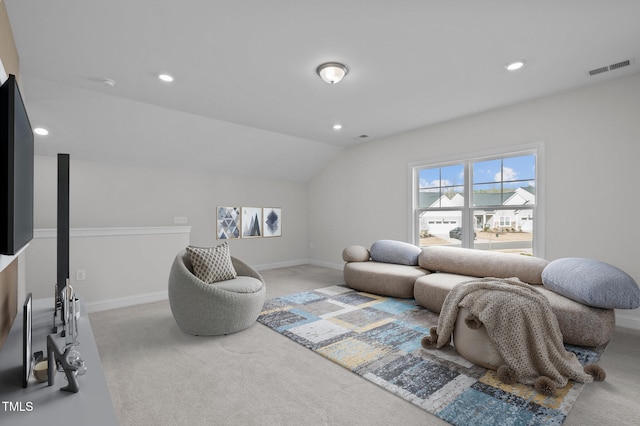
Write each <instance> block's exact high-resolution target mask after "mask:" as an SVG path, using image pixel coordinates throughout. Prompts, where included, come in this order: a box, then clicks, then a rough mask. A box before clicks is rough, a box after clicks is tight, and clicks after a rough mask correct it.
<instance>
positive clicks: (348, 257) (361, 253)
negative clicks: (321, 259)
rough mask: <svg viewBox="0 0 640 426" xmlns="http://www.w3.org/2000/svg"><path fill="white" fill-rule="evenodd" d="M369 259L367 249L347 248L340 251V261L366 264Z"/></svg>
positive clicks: (359, 247) (360, 247) (369, 254)
mask: <svg viewBox="0 0 640 426" xmlns="http://www.w3.org/2000/svg"><path fill="white" fill-rule="evenodd" d="M370 257H371V253H369V249H367V248H366V247H364V246H358V245H354V246H349V247H347V248H346V249H344V250H342V260H344V261H345V262H368V261H369V259H370Z"/></svg>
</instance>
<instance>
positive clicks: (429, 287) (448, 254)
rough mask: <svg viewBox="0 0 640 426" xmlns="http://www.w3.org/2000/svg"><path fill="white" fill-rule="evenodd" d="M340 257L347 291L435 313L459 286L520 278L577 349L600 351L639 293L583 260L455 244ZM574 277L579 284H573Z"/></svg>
mask: <svg viewBox="0 0 640 426" xmlns="http://www.w3.org/2000/svg"><path fill="white" fill-rule="evenodd" d="M342 257H343V260H344V261H345V262H346V264H345V266H344V279H345V282H346V284H347V285H348V286H349V287H351V288H353V289H356V290H359V291H365V292H368V293H374V294H379V295H385V296H392V297H400V298H410V297H413V298H415V299H416V301H417V302H418V303H419V304H420V305H421V306H423V307H425V308H427V309H429V310H431V311H433V312H436V313H439V312H440V310H441V308H442V305H443V303H444V300H445V298H446V297H447V294H448V293H449V291H450V290H451V289H452V288H453V287H454V286H455V285H456V284H459V283H462V282H465V281H470V280H473V279H477V278H485V277H494V278H513V277H515V278H518V279H520V280H521V281H523V282H525V283H528V284H532V285H535V286H536V288H537V289H538V290H539V291H540V292H541V293H542V294H544V295H545V296H546V298H547V299H548V300H549V304H550V305H551V308H552V310H553V312H554V313H555V315H556V317H557V319H558V323H559V325H560V330H561V332H562V334H563V338H564V341H565V343H569V344H573V345H579V346H599V345H602V344H604V343H606V342H608V341H609V340H610V339H611V336H612V334H613V330H614V328H615V313H614V310H613V308H621V309H622V308H625V309H633V308H637V307H638V306H640V289H638V286H637V284H636V283H635V281H633V279H631V277H629V276H628V275H626V274H625V273H624V272H623V271H621V270H619V269H617V268H615V267H613V266H611V265H607V264H604V263H602V262H597V261H591V260H588V259H573V260H574V262H573V263H572V262H566V261H565V260H566V259H562V260H558V261H554V262H549V261H547V260H545V259H542V258H538V257H534V256H525V255H519V254H511V253H500V252H490V251H483V250H474V249H465V248H458V247H447V246H431V247H425V248H422V249H421V248H419V247H416V246H414V245H411V244H408V243H404V242H400V241H393V240H379V241H376V242H375V243H374V244H373V245H372V246H371V248H370V249H367V248H366V247H363V246H358V245H354V246H350V247H347V248H345V249H344V251H343V253H342ZM576 264H577V265H578V266H577V267H576ZM580 268H582V271H581V272H580V271H579V269H580ZM576 274H577V278H578V281H579V282H578V283H577V284H576V283H575V281H576V280H574V279H573V277H575V276H576ZM592 276H600V277H601V279H600V280H598V281H597V282H591V281H593V280H590V278H588V277H592ZM585 277H586V278H585ZM551 288H553V289H551ZM576 288H577V290H576ZM560 293H563V294H560ZM591 293H593V294H596V297H591V299H593V300H595V301H590V302H589V303H590V305H589V304H585V303H584V299H585V294H586V295H587V297H590V296H591ZM568 296H569V297H568Z"/></svg>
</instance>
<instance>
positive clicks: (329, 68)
mask: <svg viewBox="0 0 640 426" xmlns="http://www.w3.org/2000/svg"><path fill="white" fill-rule="evenodd" d="M316 72H317V73H318V75H319V76H320V78H322V79H323V80H324V81H326V82H327V83H329V84H336V83H338V82H339V81H340V80H342V79H343V78H344V76H345V75H347V72H349V70H347V67H346V66H344V65H342V64H340V63H338V62H326V63H324V64H322V65H320V66H318V68H316Z"/></svg>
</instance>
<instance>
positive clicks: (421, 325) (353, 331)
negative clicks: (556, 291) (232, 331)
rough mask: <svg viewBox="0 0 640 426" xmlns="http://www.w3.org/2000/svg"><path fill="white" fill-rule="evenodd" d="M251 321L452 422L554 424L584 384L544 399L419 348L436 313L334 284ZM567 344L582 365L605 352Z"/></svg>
mask: <svg viewBox="0 0 640 426" xmlns="http://www.w3.org/2000/svg"><path fill="white" fill-rule="evenodd" d="M258 321H259V322H260V323H262V324H264V325H266V326H268V327H270V328H272V329H274V330H276V331H277V332H279V333H282V334H283V335H285V336H287V337H289V338H290V339H291V340H293V341H295V342H297V343H299V344H301V345H303V346H306V347H307V348H309V349H311V350H313V351H315V352H317V353H319V354H321V355H323V356H325V357H326V358H328V359H330V360H331V361H334V362H336V363H337V364H339V365H341V366H343V367H345V368H347V369H349V370H351V371H352V372H354V373H356V374H358V375H360V376H362V377H364V378H365V379H367V380H369V381H371V382H373V383H375V384H377V385H379V386H381V387H383V388H385V389H387V390H388V391H390V392H392V393H394V394H396V395H398V396H400V397H402V398H404V399H406V400H407V401H409V402H411V403H413V404H415V405H417V406H419V407H421V408H423V409H424V410H426V411H428V412H429V413H432V414H434V415H436V416H438V417H440V418H441V419H443V420H445V421H446V422H448V423H450V424H453V425H459V426H462V425H495V424H509V425H560V424H562V422H563V421H564V419H565V418H566V416H567V414H568V413H569V410H570V409H571V407H572V406H573V404H574V402H575V401H576V399H577V398H578V396H579V395H580V392H582V389H583V387H584V386H585V385H584V384H582V383H577V382H573V381H569V384H567V386H566V387H565V388H563V389H559V390H558V396H556V397H547V396H544V395H541V394H539V393H537V392H536V391H535V390H534V389H533V387H531V386H526V385H521V384H515V385H505V384H503V383H501V382H500V381H499V380H498V379H497V377H496V374H495V372H494V371H492V370H487V369H485V368H482V367H478V366H476V365H474V364H471V363H470V362H468V361H466V360H465V359H464V358H462V357H461V356H459V355H458V354H457V353H456V351H455V349H454V348H453V347H451V346H450V347H448V348H446V349H434V350H426V349H423V348H422V347H421V345H420V341H421V339H422V337H423V336H425V335H428V334H429V329H430V328H431V327H432V326H436V325H437V324H438V315H437V314H435V313H433V312H431V311H429V310H427V309H425V308H422V307H421V306H418V305H417V303H416V301H415V300H413V299H395V298H391V297H384V296H377V295H373V294H369V293H363V292H356V291H354V290H352V289H349V288H347V287H343V286H333V287H327V288H323V289H318V290H314V291H309V292H303V293H297V294H292V295H288V296H283V297H279V298H276V299H272V300H269V301H267V302H266V303H265V305H264V309H263V312H262V313H261V314H260V316H259V317H258ZM566 347H567V350H569V351H571V352H574V353H575V354H576V355H577V356H578V359H580V362H582V364H583V365H586V364H589V363H594V362H597V361H598V359H599V357H600V355H601V354H602V352H603V351H604V347H601V348H598V349H596V350H594V349H593V348H588V349H587V348H581V347H576V346H570V345H566Z"/></svg>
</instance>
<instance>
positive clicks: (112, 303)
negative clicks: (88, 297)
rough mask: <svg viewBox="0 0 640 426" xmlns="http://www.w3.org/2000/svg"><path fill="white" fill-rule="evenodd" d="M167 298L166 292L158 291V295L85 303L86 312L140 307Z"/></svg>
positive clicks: (167, 293) (148, 294) (141, 295)
mask: <svg viewBox="0 0 640 426" xmlns="http://www.w3.org/2000/svg"><path fill="white" fill-rule="evenodd" d="M168 298H169V292H168V291H160V292H158V293H147V294H140V295H136V296H129V297H121V298H118V299H110V300H103V301H100V302H92V303H85V308H86V309H87V312H89V313H92V312H100V311H108V310H111V309H117V308H126V307H128V306H134V305H142V304H143V303H151V302H158V301H160V300H167V299H168Z"/></svg>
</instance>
